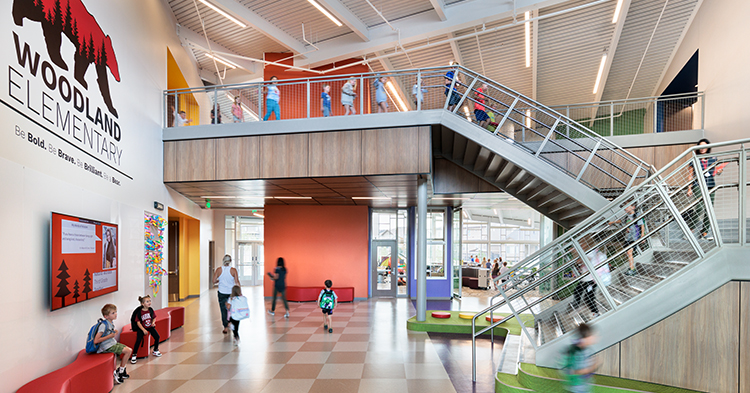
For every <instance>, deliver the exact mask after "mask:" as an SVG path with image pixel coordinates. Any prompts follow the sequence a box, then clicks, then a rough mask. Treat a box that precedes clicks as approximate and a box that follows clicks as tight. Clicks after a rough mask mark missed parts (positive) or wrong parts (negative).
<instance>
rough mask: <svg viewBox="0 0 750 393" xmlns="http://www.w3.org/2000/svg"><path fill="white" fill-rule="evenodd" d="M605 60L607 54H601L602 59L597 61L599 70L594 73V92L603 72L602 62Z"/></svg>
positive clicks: (597, 89)
mask: <svg viewBox="0 0 750 393" xmlns="http://www.w3.org/2000/svg"><path fill="white" fill-rule="evenodd" d="M606 62H607V54H606V53H605V54H603V55H602V61H601V63H599V72H597V73H596V83H594V94H596V92H597V91H599V82H601V80H602V74H603V73H604V63H606Z"/></svg>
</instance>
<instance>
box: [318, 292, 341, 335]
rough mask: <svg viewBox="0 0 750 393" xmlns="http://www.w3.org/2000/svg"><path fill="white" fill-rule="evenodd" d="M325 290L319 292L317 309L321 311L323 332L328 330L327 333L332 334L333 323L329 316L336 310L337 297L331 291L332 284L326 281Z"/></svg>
mask: <svg viewBox="0 0 750 393" xmlns="http://www.w3.org/2000/svg"><path fill="white" fill-rule="evenodd" d="M325 285H326V287H325V289H323V290H321V291H320V295H318V307H320V309H321V310H322V311H323V330H328V333H333V322H332V321H331V315H332V314H333V309H334V308H336V303H337V299H338V296H336V292H334V291H333V289H331V287H332V286H333V282H331V280H326V282H325Z"/></svg>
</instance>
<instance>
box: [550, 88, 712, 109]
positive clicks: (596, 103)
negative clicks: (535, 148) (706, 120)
mask: <svg viewBox="0 0 750 393" xmlns="http://www.w3.org/2000/svg"><path fill="white" fill-rule="evenodd" d="M703 96H705V93H704V92H702V91H696V92H692V93H678V94H667V95H663V96H651V97H636V98H623V99H619V100H604V101H590V102H576V103H575V104H566V105H552V106H551V107H552V108H553V109H555V108H566V107H570V108H573V107H578V106H582V107H590V106H605V105H607V104H609V103H615V104H618V105H620V104H623V103H625V104H630V103H636V104H638V103H643V102H652V101H669V100H673V99H679V98H693V97H703ZM555 110H557V109H555Z"/></svg>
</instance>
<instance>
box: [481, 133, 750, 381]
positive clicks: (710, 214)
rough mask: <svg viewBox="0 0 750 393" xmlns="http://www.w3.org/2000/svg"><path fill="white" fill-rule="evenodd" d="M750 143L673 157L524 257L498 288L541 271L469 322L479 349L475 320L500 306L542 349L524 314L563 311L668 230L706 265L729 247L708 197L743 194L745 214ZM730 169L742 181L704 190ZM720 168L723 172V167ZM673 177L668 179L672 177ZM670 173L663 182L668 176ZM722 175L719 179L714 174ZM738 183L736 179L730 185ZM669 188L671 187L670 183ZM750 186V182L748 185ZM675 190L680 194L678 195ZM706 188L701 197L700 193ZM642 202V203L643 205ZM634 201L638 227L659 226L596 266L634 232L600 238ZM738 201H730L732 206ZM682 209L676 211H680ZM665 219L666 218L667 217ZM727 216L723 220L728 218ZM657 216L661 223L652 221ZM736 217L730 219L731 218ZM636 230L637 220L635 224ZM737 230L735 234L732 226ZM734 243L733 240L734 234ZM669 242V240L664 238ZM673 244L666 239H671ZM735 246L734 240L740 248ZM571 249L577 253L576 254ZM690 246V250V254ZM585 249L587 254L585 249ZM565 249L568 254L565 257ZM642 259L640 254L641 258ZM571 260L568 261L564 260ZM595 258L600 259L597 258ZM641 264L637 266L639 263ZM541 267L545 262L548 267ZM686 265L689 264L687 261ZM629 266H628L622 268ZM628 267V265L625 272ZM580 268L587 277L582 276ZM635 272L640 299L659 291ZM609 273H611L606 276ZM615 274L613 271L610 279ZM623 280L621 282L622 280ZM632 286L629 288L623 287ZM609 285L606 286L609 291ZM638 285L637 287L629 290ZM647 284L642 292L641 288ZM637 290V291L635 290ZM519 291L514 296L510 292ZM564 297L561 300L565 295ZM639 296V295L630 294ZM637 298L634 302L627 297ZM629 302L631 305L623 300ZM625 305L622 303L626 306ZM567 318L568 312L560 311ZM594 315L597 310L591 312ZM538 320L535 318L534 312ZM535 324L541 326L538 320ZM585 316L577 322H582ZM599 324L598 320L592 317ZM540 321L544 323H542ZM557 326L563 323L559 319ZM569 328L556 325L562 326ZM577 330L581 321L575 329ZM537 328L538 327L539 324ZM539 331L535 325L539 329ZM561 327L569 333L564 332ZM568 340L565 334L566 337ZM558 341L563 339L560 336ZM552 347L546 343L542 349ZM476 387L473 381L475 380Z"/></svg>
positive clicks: (608, 306) (610, 303) (610, 305)
mask: <svg viewBox="0 0 750 393" xmlns="http://www.w3.org/2000/svg"><path fill="white" fill-rule="evenodd" d="M749 144H750V138H747V139H741V140H735V141H725V142H718V143H713V144H708V145H700V146H698V145H696V146H693V147H690V148H688V149H686V150H685V151H684V152H682V153H681V154H680V155H678V156H677V157H676V158H674V159H673V160H672V161H670V162H669V163H668V164H667V165H665V166H664V167H662V168H661V169H659V170H658V171H655V172H654V173H653V174H652V175H651V176H649V177H648V178H647V179H646V180H645V181H644V182H642V183H641V184H640V185H637V186H635V187H631V188H630V189H628V190H626V191H625V192H624V193H623V194H622V195H620V196H619V197H618V198H616V199H615V200H613V201H611V202H610V203H609V204H607V206H605V207H604V208H602V209H600V210H599V211H598V212H597V213H595V214H593V215H592V216H590V217H588V218H587V219H585V220H584V221H583V222H581V223H580V224H578V225H577V226H576V227H574V228H573V229H572V230H570V231H568V232H567V233H565V234H564V235H562V236H561V237H559V238H558V239H556V240H555V241H554V242H552V243H550V244H548V245H546V246H544V247H542V248H541V249H540V250H538V251H537V252H535V253H534V254H532V255H531V256H529V257H528V258H526V259H525V260H524V261H522V262H521V263H520V264H519V265H517V266H516V267H514V268H513V269H511V270H509V271H508V272H506V273H505V274H503V275H500V276H498V277H497V278H496V279H495V280H497V281H500V280H503V279H506V280H507V279H509V278H510V277H511V276H512V275H517V273H518V271H519V270H520V269H526V270H527V269H528V268H529V267H530V266H532V265H534V264H538V269H537V270H536V272H535V273H534V274H535V275H537V277H535V279H534V280H533V281H532V282H531V283H530V284H529V285H527V286H526V287H524V288H518V285H519V283H517V282H513V281H512V280H511V282H513V284H512V285H511V287H510V288H508V290H504V289H501V295H502V296H503V300H502V301H501V302H499V303H494V301H493V300H494V298H495V297H493V300H491V302H490V306H489V307H486V308H485V309H484V310H482V311H480V312H478V313H476V314H475V315H474V317H473V318H472V332H473V334H472V345H473V346H476V337H477V336H478V335H479V334H482V333H484V332H485V331H486V330H487V328H484V329H482V330H480V331H477V328H476V320H477V319H478V318H480V317H481V316H483V315H485V314H487V313H493V312H494V311H495V310H497V309H498V308H499V307H502V306H504V305H508V306H510V307H511V310H512V311H513V315H512V316H508V317H506V318H504V319H503V321H507V320H509V319H510V318H516V319H517V320H518V322H519V324H521V327H522V331H523V333H524V334H526V335H527V336H529V339H530V341H531V342H532V345H533V346H534V347H535V348H536V347H537V344H536V342H535V341H534V340H533V339H532V338H531V336H530V333H529V332H528V331H527V329H526V327H525V324H524V322H523V320H522V319H521V318H520V313H523V312H524V311H531V310H532V309H533V308H534V307H540V306H541V307H544V306H543V304H544V303H545V302H546V301H548V300H550V299H559V300H558V301H557V302H555V301H553V302H552V303H553V305H552V306H548V308H546V309H545V310H541V311H540V310H537V311H536V312H537V313H539V312H542V313H544V312H545V311H546V310H554V307H553V306H554V305H556V304H559V303H561V302H563V300H567V299H570V296H572V295H571V291H572V290H573V289H575V288H576V287H577V286H578V284H577V283H579V282H581V281H582V280H584V278H585V277H591V278H593V281H591V279H590V278H589V279H588V280H589V282H595V283H597V284H601V283H602V277H600V275H602V274H603V273H600V272H599V271H598V269H600V268H602V267H605V266H606V267H607V269H608V270H607V271H609V268H610V267H611V266H612V265H613V264H614V265H616V264H617V261H618V260H620V261H621V260H622V259H623V258H625V257H626V256H627V255H631V251H632V253H633V254H634V253H635V251H633V250H635V249H639V247H647V249H651V247H652V244H651V242H650V240H651V239H652V237H654V236H659V235H660V234H662V236H663V232H664V231H667V233H668V231H669V228H670V226H673V225H677V228H678V229H679V230H678V233H679V232H681V233H682V235H681V236H683V237H682V238H680V239H682V240H681V241H682V243H683V244H684V245H683V246H679V247H678V249H677V250H675V251H672V252H677V253H681V254H684V253H688V255H689V254H690V253H691V252H693V253H695V254H694V255H695V256H694V257H689V258H693V260H695V259H694V258H698V259H700V258H702V256H703V255H704V254H705V253H706V252H707V251H706V249H705V248H706V247H708V249H709V250H710V249H711V248H713V247H721V246H722V244H723V243H724V242H725V240H724V239H722V236H723V235H724V234H722V233H721V231H720V229H721V226H720V225H718V221H717V219H716V214H715V213H714V211H713V203H712V202H711V200H712V199H713V198H711V199H709V197H708V195H709V194H711V195H712V196H715V194H716V193H717V192H718V191H719V190H724V189H730V190H736V191H735V192H737V193H738V202H733V203H739V204H740V205H741V206H742V207H744V204H745V195H746V193H747V191H748V190H747V189H746V187H741V186H740V185H741V184H742V183H743V182H744V183H748V182H747V177H746V173H745V172H746V171H747V170H748V169H747V163H746V161H747V151H746V150H747V149H748V146H746V145H749ZM727 146H733V147H736V148H734V149H731V150H729V151H721V152H713V153H711V154H702V155H697V154H696V153H697V152H698V150H700V149H715V148H722V147H727ZM688 156H692V159H689V160H687V161H685V162H683V163H680V162H681V161H684V160H685V158H687V157H688ZM705 157H710V158H712V159H715V160H716V161H715V162H711V161H709V163H711V164H710V165H708V166H706V167H705V168H702V165H701V164H700V163H699V161H698V160H699V158H705ZM730 163H738V165H733V166H731V168H737V169H736V170H735V169H732V170H733V171H734V173H733V176H738V180H736V181H735V180H732V179H727V180H726V181H725V183H724V184H718V183H717V184H716V185H714V186H713V187H710V188H707V187H706V180H705V177H704V176H702V175H701V174H702V173H707V172H709V171H716V170H717V168H721V169H722V170H723V169H724V168H725V166H726V165H727V164H730ZM719 165H722V167H720V166H719ZM689 166H692V167H694V168H702V169H701V171H700V173H701V174H697V173H696V174H694V175H693V176H692V177H687V176H685V173H686V171H687V170H686V169H685V168H687V167H689ZM668 171H669V174H667V172H668ZM665 174H666V177H665ZM715 175H718V174H715ZM733 179H734V178H733ZM667 181H670V183H669V184H668V183H667ZM675 181H677V182H679V183H678V184H676V185H674V182H675ZM748 184H750V183H748ZM686 187H692V189H693V190H695V189H696V187H699V189H698V191H695V192H697V193H699V194H698V195H696V197H695V198H681V196H682V194H681V192H682V191H680V190H684V189H685V188H686ZM675 189H676V191H675ZM700 189H702V190H703V191H701V190H700ZM729 197H730V198H734V197H732V196H729ZM638 198H640V199H638ZM637 200H641V201H642V202H644V203H647V205H646V208H645V209H644V211H643V213H642V214H638V216H637V217H639V218H638V219H639V220H643V219H644V218H648V219H649V222H653V224H654V225H652V226H651V227H649V229H648V231H647V232H645V233H643V234H641V235H639V237H637V238H636V239H635V240H631V241H630V243H629V244H628V245H627V246H626V247H622V246H620V248H615V251H614V252H612V253H609V252H607V253H606V254H605V255H604V258H603V259H597V260H596V262H594V260H589V259H590V258H592V255H593V254H592V255H589V254H588V253H596V252H599V253H601V251H599V250H602V249H607V248H609V247H612V246H613V245H614V244H617V243H618V242H620V239H622V238H623V237H624V238H627V235H626V233H627V232H628V231H629V230H628V229H627V228H626V227H622V228H619V229H616V230H614V231H612V233H608V234H605V235H604V236H603V237H600V236H599V233H600V227H601V224H599V223H600V222H602V221H603V220H605V219H606V222H609V221H611V219H612V218H616V217H621V212H622V211H623V209H625V207H626V206H631V205H633V204H635V203H636V201H637ZM732 200H733V199H732ZM678 203H679V204H680V205H681V206H680V207H679V208H678V207H677V204H678ZM695 209H702V210H703V211H705V218H704V222H705V221H706V220H708V221H709V222H710V224H709V225H710V227H708V228H707V227H705V226H703V227H702V229H700V227H698V226H697V225H698V224H700V223H699V222H698V221H699V220H698V219H697V218H691V219H688V218H685V215H686V214H688V215H690V214H691V213H690V212H693V211H695ZM738 209H740V210H739V213H738V216H737V219H738V220H739V224H738V225H739V230H740V232H742V233H743V235H744V231H745V230H746V228H745V223H746V221H745V220H746V217H744V215H745V212H744V209H741V208H740V207H739V206H738ZM663 212H666V213H663ZM662 214H667V216H666V219H665V218H660V217H661V215H662ZM725 215H726V213H725ZM654 217H656V218H654ZM730 217H731V216H730ZM634 222H635V223H636V224H637V222H638V221H634ZM628 225H629V226H632V225H634V224H628ZM691 225H695V226H696V227H698V228H699V231H702V232H704V233H705V232H707V231H708V229H709V228H710V229H711V232H712V233H713V236H714V239H713V240H709V241H708V243H706V242H705V241H704V242H703V243H699V242H698V240H696V238H695V236H694V234H693V233H694V228H693V227H691ZM730 228H732V227H730ZM735 236H736V235H735ZM662 240H664V239H662ZM667 241H668V242H669V239H667ZM736 241H737V240H735V242H736ZM738 241H739V242H741V244H742V245H745V243H744V242H745V241H746V240H745V239H744V236H739V240H738ZM571 247H572V251H570V250H571ZM685 247H687V248H685ZM584 248H586V249H584ZM566 249H567V250H566ZM641 252H642V251H641ZM626 254H627V255H626ZM566 258H567V259H566ZM597 258H598V257H597ZM639 258H646V256H643V255H641V256H639ZM649 258H652V259H653V258H656V257H655V256H651V257H649ZM662 258H663V262H666V263H667V264H669V263H670V259H669V258H671V257H670V256H669V255H667V256H665V257H662ZM639 260H640V259H639ZM543 261H544V263H543ZM658 262H659V260H658V259H657V260H654V261H653V262H646V263H658ZM685 263H686V264H688V263H690V262H689V261H688V262H685ZM625 265H627V264H625ZM550 266H553V267H554V269H553V270H552V271H543V270H546V269H548V268H549V267H550ZM576 266H579V268H576ZM620 266H623V265H620ZM570 269H573V271H574V272H575V271H578V273H577V274H576V277H575V278H574V279H572V280H568V281H567V282H565V283H564V284H563V285H561V286H556V287H555V288H554V289H552V290H549V291H546V290H545V292H540V293H539V294H535V292H536V291H540V290H541V289H542V288H543V287H546V286H549V285H551V284H552V283H553V282H557V281H556V280H558V279H559V277H561V274H562V273H563V272H566V271H568V270H570ZM582 269H583V270H582ZM632 272H633V273H634V274H635V275H636V277H632V279H634V280H636V281H635V282H636V283H638V282H639V281H637V280H645V281H640V284H638V286H639V287H642V288H641V289H639V291H641V292H643V291H646V290H649V289H650V288H651V287H653V286H655V285H657V283H658V281H659V280H660V279H657V280H654V279H653V278H652V276H650V275H649V274H651V273H647V274H646V275H645V276H643V277H640V276H637V275H638V273H637V271H636V270H632ZM672 273H674V272H665V273H662V274H663V276H659V277H669V276H670V275H671V274H672ZM607 274H609V273H607ZM613 274H614V272H613ZM620 277H627V276H620ZM620 280H622V279H620ZM626 281H627V282H630V281H628V280H626ZM607 285H608V284H607ZM607 285H598V286H597V287H595V288H598V289H597V290H599V291H600V292H601V293H602V295H603V297H604V298H605V300H606V302H605V303H604V304H600V306H601V307H604V309H605V312H606V311H607V310H616V309H617V308H618V306H617V304H616V303H615V302H614V298H613V297H612V295H611V294H610V291H611V290H614V289H610V288H608V286H607ZM632 285H635V284H632ZM644 285H645V286H644ZM636 288H637V287H636ZM513 290H515V291H514V292H511V291H513ZM616 291H620V289H617V290H616ZM532 293H534V296H535V297H534V298H533V299H534V300H531V301H528V300H527V298H526V296H528V294H532ZM561 294H562V295H561ZM633 296H637V295H633ZM630 298H632V296H630ZM516 299H522V300H523V301H524V305H523V306H522V307H520V308H514V307H513V306H512V304H513V301H514V300H516ZM626 300H628V299H626ZM621 302H622V300H621ZM560 311H563V309H558V311H554V312H553V314H554V316H555V317H556V318H557V317H559V316H560V315H562V314H559V315H558V312H560ZM563 312H564V311H563ZM592 312H593V311H592ZM532 314H533V312H532ZM534 315H535V319H536V315H537V314H534ZM581 315H583V314H580V315H579V317H581ZM594 317H596V315H594ZM539 321H541V322H539ZM539 321H537V322H538V323H543V322H544V321H543V320H542V319H540V320H539ZM558 321H559V319H558ZM564 322H565V321H562V322H559V323H561V324H562V323H564ZM573 323H576V322H573ZM535 324H536V322H535ZM535 326H536V325H535ZM563 328H564V326H563ZM538 329H540V332H539V333H537V334H541V329H542V327H541V326H540V327H539V328H538ZM563 333H567V332H566V331H564V332H563ZM558 338H559V337H558ZM546 342H547V341H546V340H545V341H544V343H546ZM472 353H473V354H474V357H473V377H474V378H476V349H475V348H473V351H472ZM475 380H476V379H475Z"/></svg>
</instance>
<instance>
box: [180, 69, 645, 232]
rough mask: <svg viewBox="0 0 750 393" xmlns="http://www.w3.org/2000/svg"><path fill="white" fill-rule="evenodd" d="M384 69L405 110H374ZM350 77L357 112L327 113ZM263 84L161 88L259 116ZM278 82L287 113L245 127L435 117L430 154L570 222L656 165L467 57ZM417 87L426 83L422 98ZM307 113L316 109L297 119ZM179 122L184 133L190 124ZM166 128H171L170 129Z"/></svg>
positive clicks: (395, 101) (380, 124)
mask: <svg viewBox="0 0 750 393" xmlns="http://www.w3.org/2000/svg"><path fill="white" fill-rule="evenodd" d="M379 78H385V80H386V82H385V86H386V87H387V88H386V89H385V90H386V93H387V94H388V99H389V103H390V108H391V109H390V110H391V111H393V110H394V109H395V110H397V111H398V112H401V113H396V112H391V113H386V114H374V112H376V109H375V108H376V106H375V101H376V95H375V88H374V86H375V85H374V84H373V82H374V81H375V80H376V79H379ZM352 79H354V80H355V81H357V82H358V84H357V90H356V93H357V95H358V98H357V100H356V101H355V102H354V105H353V107H354V108H355V109H356V110H357V113H359V115H357V116H351V117H343V116H340V115H339V116H332V117H328V118H322V117H321V112H320V91H321V90H322V89H323V86H325V85H329V86H331V87H332V90H331V93H330V94H331V97H332V98H333V101H334V104H338V102H336V101H337V98H338V97H339V96H340V94H339V91H340V89H341V87H342V86H343V84H344V82H346V81H349V80H352ZM264 86H266V82H259V83H248V84H237V85H224V86H210V87H204V88H199V89H198V88H196V89H179V90H169V91H166V92H165V103H167V102H169V101H170V99H171V100H172V101H173V102H182V101H188V100H179V99H178V98H179V96H180V95H182V94H190V95H192V96H193V97H196V98H197V100H198V101H201V100H203V99H205V101H208V102H210V103H211V105H212V106H213V105H214V102H216V103H218V104H219V105H220V106H221V111H222V113H223V120H224V122H225V123H226V122H230V121H231V114H230V113H229V109H230V107H231V98H233V97H240V98H241V101H242V103H243V105H244V107H245V108H247V110H248V111H252V112H254V113H256V114H257V116H255V115H253V116H254V117H258V116H260V115H261V113H262V112H263V110H262V109H263V102H264V101H263V98H264V97H263V91H264V89H263V88H264ZM277 87H278V88H279V89H280V90H281V96H282V97H283V98H282V100H288V101H283V102H282V113H283V114H284V115H283V118H284V120H283V121H282V122H279V123H274V124H273V125H274V127H273V129H271V128H269V124H268V123H265V122H250V123H247V124H243V125H242V128H243V129H247V131H248V133H253V134H261V133H266V132H269V131H270V132H279V130H281V129H284V128H287V129H288V128H289V127H297V128H298V129H296V130H293V131H294V132H305V131H311V130H316V131H317V130H319V129H316V126H319V127H320V128H322V129H325V130H341V129H352V128H355V129H366V128H384V127H389V126H395V125H396V124H401V126H405V125H409V126H414V125H424V124H429V125H431V126H432V130H433V133H432V135H433V138H432V139H433V140H432V145H433V155H434V156H440V157H443V158H446V159H447V160H449V161H451V162H453V163H455V164H457V165H459V166H460V167H462V168H464V169H466V170H468V171H469V172H471V173H473V174H474V175H476V176H479V177H481V178H482V179H484V180H486V181H488V182H490V183H492V184H494V185H496V186H497V187H499V188H500V189H502V190H503V191H506V192H508V193H509V194H511V195H513V196H514V197H516V198H517V199H519V200H521V201H523V202H525V203H526V204H528V205H529V206H531V207H533V208H535V209H537V210H538V211H539V212H541V213H542V214H544V215H545V216H548V217H550V218H551V219H553V220H555V221H556V222H557V223H559V224H560V225H562V226H563V227H566V228H570V227H572V226H574V225H576V224H577V223H579V222H581V221H582V220H584V219H585V218H586V217H588V216H589V215H590V214H592V213H593V212H595V211H597V210H599V209H600V208H602V207H604V206H605V205H606V204H607V198H609V197H612V196H613V195H619V194H621V193H622V192H624V191H625V190H627V189H628V188H630V187H632V186H634V185H637V184H639V183H640V182H641V181H643V180H645V179H646V178H647V177H648V176H649V175H650V174H651V173H653V172H654V170H653V168H652V167H651V165H650V164H648V163H646V162H644V161H642V160H640V159H639V158H637V157H635V156H634V155H632V154H630V153H629V152H627V151H626V150H624V149H622V148H620V147H618V146H616V145H614V144H612V143H611V142H609V141H607V140H606V139H604V138H603V137H601V136H600V135H598V134H596V133H594V132H592V131H591V130H589V129H588V128H586V127H584V126H583V125H581V124H579V123H577V122H575V121H574V120H572V119H570V118H568V117H566V116H564V115H562V114H560V113H558V112H556V111H554V110H552V109H550V108H548V107H545V106H544V105H542V104H540V103H538V102H535V101H534V100H532V99H530V98H528V97H525V96H523V95H521V94H519V93H517V92H515V91H513V90H511V89H508V88H507V87H505V86H503V85H501V84H499V83H497V82H495V81H493V80H491V79H489V78H487V77H484V76H482V75H479V74H477V73H475V72H473V71H471V70H469V69H466V68H463V67H457V66H453V67H434V68H423V69H416V70H405V71H395V72H384V73H378V74H375V73H369V74H355V75H342V76H323V77H316V78H307V79H295V80H284V81H279V83H278V84H277ZM333 89H335V90H333ZM414 92H422V93H421V97H422V98H423V99H421V100H420V99H418V96H416V95H413V93H414ZM410 93H412V94H410ZM449 93H450V94H449ZM193 101H195V100H193ZM191 102H192V101H191ZM165 105H166V104H165ZM480 107H483V108H484V113H486V114H487V116H488V119H487V120H486V121H483V122H480V121H478V120H477V117H476V116H475V114H474V110H475V108H480ZM334 108H335V106H334ZM334 112H335V111H334ZM404 112H408V113H404ZM335 114H336V113H334V115H335ZM410 115H411V117H409V116H410ZM246 117H248V116H246ZM310 118H317V119H316V121H304V122H299V120H300V119H310ZM295 120H297V123H295ZM406 120H409V121H410V123H409V122H405V121H406ZM283 123H286V125H283ZM277 124H278V127H277V126H276V125H277ZM165 126H168V121H167V122H165ZM191 128H193V127H191ZM193 129H194V128H193ZM234 129H237V128H236V127H234ZM175 131H179V132H180V133H181V134H182V135H186V132H191V131H188V130H186V129H181V130H175ZM217 132H218V133H221V131H220V130H218V129H217V128H216V127H214V128H212V129H211V130H210V133H207V134H209V135H212V136H216V135H218V133H217ZM290 132H291V131H290ZM170 133H171V132H170V130H165V135H168V134H170ZM605 195H606V196H607V198H605Z"/></svg>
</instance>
